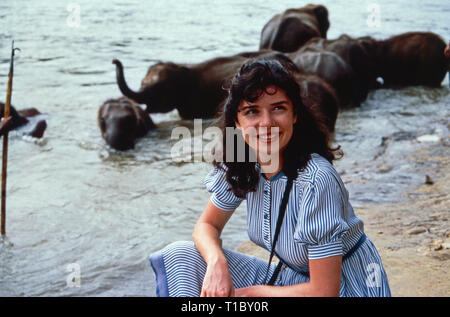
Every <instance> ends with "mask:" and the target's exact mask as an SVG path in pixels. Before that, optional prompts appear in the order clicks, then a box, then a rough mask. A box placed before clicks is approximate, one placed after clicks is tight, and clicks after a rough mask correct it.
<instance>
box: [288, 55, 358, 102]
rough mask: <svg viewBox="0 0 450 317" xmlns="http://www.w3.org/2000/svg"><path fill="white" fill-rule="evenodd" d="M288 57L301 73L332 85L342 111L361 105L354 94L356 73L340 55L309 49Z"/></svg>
mask: <svg viewBox="0 0 450 317" xmlns="http://www.w3.org/2000/svg"><path fill="white" fill-rule="evenodd" d="M286 56H288V57H289V58H290V59H291V60H292V61H293V62H294V63H295V65H296V66H297V67H298V68H299V70H300V72H302V73H306V74H313V75H316V76H319V77H320V78H321V79H323V80H325V81H326V82H327V83H328V84H329V85H331V86H332V87H333V88H334V90H335V92H336V95H337V97H338V100H339V108H340V109H345V108H350V107H352V106H358V105H359V98H355V95H354V92H353V86H354V85H355V80H356V77H355V73H354V71H353V69H352V68H351V66H350V65H349V64H348V63H347V62H345V60H344V59H343V58H341V57H340V56H339V55H338V54H336V53H334V52H330V51H326V50H323V49H318V48H314V47H307V48H302V49H300V50H298V51H296V52H293V53H287V54H286Z"/></svg>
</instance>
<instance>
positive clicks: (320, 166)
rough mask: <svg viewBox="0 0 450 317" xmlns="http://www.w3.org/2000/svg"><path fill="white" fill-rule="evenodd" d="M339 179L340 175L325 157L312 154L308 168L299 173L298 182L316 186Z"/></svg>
mask: <svg viewBox="0 0 450 317" xmlns="http://www.w3.org/2000/svg"><path fill="white" fill-rule="evenodd" d="M336 178H337V179H339V178H340V177H339V174H338V173H337V171H336V170H335V169H334V167H333V165H332V164H331V163H330V162H329V161H328V160H327V159H325V158H324V157H323V156H321V155H319V154H317V153H312V154H311V158H310V159H309V160H308V163H307V164H306V167H305V168H304V169H303V170H302V171H300V172H299V173H298V176H297V179H296V182H297V183H302V184H305V183H306V184H311V185H316V184H317V183H318V182H322V181H327V182H329V181H330V180H332V179H336Z"/></svg>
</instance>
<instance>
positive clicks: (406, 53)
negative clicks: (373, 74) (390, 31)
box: [375, 32, 450, 87]
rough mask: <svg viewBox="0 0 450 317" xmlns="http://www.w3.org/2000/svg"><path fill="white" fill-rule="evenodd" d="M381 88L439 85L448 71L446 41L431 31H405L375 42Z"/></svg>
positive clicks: (449, 62) (449, 63)
mask: <svg viewBox="0 0 450 317" xmlns="http://www.w3.org/2000/svg"><path fill="white" fill-rule="evenodd" d="M375 44H376V45H377V54H376V55H377V65H378V70H379V75H380V76H381V77H382V78H383V81H384V84H383V86H384V87H405V86H416V85H423V86H428V87H440V86H441V82H442V80H443V79H444V77H445V74H446V73H447V72H448V71H449V66H450V59H449V58H447V57H445V54H444V50H445V47H446V42H444V40H443V39H442V38H441V37H440V36H439V35H437V34H434V33H431V32H408V33H403V34H399V35H396V36H393V37H391V38H389V39H387V40H382V41H377V42H375Z"/></svg>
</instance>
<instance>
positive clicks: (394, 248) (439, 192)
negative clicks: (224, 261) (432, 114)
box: [237, 139, 450, 297]
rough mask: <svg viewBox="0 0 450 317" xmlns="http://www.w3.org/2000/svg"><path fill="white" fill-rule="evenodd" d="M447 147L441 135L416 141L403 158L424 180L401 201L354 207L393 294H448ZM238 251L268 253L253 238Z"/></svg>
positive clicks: (449, 199) (449, 175)
mask: <svg viewBox="0 0 450 317" xmlns="http://www.w3.org/2000/svg"><path fill="white" fill-rule="evenodd" d="M449 148H450V147H449V144H448V142H447V141H446V140H442V139H441V140H440V141H439V142H425V143H418V142H415V146H414V150H413V151H411V152H410V155H409V156H408V157H404V158H403V159H404V161H405V164H408V165H409V166H410V168H411V172H414V173H418V174H420V175H423V184H422V185H419V186H415V187H414V188H413V189H412V190H411V189H409V190H408V191H406V192H404V193H403V195H402V196H403V197H399V201H401V202H398V203H392V204H380V205H371V206H360V207H358V208H355V213H356V215H357V216H358V217H360V218H361V219H362V220H363V221H364V226H365V232H366V233H367V234H368V236H369V237H370V238H371V239H372V241H373V242H374V243H375V245H376V247H377V249H378V251H379V253H380V255H381V257H382V261H383V265H384V267H385V269H386V271H387V274H388V278H389V282H390V286H391V291H392V295H393V296H421V297H422V296H424V297H428V296H450V275H449V272H450V227H449V225H448V224H449V216H450V195H449V193H450V168H449V166H450V164H449V163H450V150H449ZM386 159H389V158H386V157H384V160H386ZM427 175H428V176H429V177H427ZM369 181H370V180H369ZM400 198H401V199H400ZM237 250H238V251H240V252H244V253H248V254H253V255H256V256H259V257H262V258H268V253H267V252H266V251H265V250H263V249H261V248H259V247H257V246H255V245H254V244H253V243H251V242H244V243H242V244H241V245H240V246H239V247H238V248H237Z"/></svg>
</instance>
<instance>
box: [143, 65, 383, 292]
mask: <svg viewBox="0 0 450 317" xmlns="http://www.w3.org/2000/svg"><path fill="white" fill-rule="evenodd" d="M283 64H284V65H285V67H283V65H282V64H281V63H280V62H279V61H278V60H275V59H260V60H255V61H250V62H248V63H247V64H245V65H243V66H242V68H241V69H240V71H239V72H238V74H236V76H235V77H234V79H233V81H232V84H231V88H230V91H229V96H228V99H227V102H226V105H225V108H224V114H223V121H224V122H223V123H224V125H223V130H224V131H226V128H227V127H228V128H230V127H233V128H236V129H239V130H240V131H241V133H242V136H243V138H244V140H245V152H246V154H247V155H246V156H247V157H246V161H245V162H239V161H235V160H230V159H228V161H227V160H226V158H227V152H229V151H232V150H233V151H235V150H238V149H236V147H237V145H236V144H237V143H236V144H232V145H230V144H227V138H226V136H225V135H224V138H223V142H224V147H223V148H224V151H223V152H224V153H223V158H224V162H215V167H214V169H213V170H212V172H211V173H210V174H209V175H208V176H207V177H206V181H205V184H206V187H207V189H208V190H209V191H210V192H212V196H211V199H210V201H209V202H208V204H207V206H206V208H205V210H204V212H203V214H202V215H201V217H200V219H199V220H198V222H197V224H196V226H195V229H194V233H193V238H194V243H195V244H193V243H191V242H177V243H173V244H171V245H169V246H168V247H166V248H165V249H163V250H161V251H159V252H156V253H154V254H152V255H151V257H150V262H151V264H152V266H153V268H154V270H155V272H156V278H157V295H159V296H199V295H200V296H236V297H238V296H251V297H262V296H270V297H272V296H390V290H389V285H388V281H387V277H386V273H385V271H384V269H383V266H382V263H381V259H380V257H379V255H378V253H377V251H376V249H375V246H374V245H373V244H372V242H371V241H370V240H369V239H368V238H366V236H365V235H364V232H363V223H362V221H361V220H360V219H358V218H357V217H356V216H355V215H354V213H353V209H352V207H351V205H350V203H349V201H348V193H347V190H346V189H345V188H344V184H343V182H342V180H341V179H340V177H339V175H338V174H337V172H336V171H335V170H334V168H333V167H332V165H331V163H332V162H333V160H334V159H335V156H336V154H337V153H336V152H337V151H338V149H332V148H330V146H329V135H328V132H326V131H327V130H326V129H325V128H322V127H320V126H319V124H318V123H317V121H316V120H315V118H314V115H313V114H311V113H310V112H309V110H308V109H306V107H305V106H304V105H303V104H302V102H301V98H300V96H301V95H300V88H299V86H298V84H297V83H296V81H295V80H294V78H293V77H292V75H291V74H290V73H289V71H287V70H286V69H294V68H295V67H292V68H291V67H289V65H286V61H283ZM233 143H234V142H233ZM274 145H275V146H274ZM235 153H236V152H235ZM249 153H253V154H255V155H254V156H256V161H255V160H251V157H250V156H251V155H249ZM288 183H291V184H292V189H290V190H289V189H288V190H286V192H287V193H288V194H289V196H287V198H286V199H287V200H286V201H287V204H286V208H282V207H280V205H281V201H282V199H283V197H284V196H286V195H285V194H284V191H285V189H286V188H287V187H286V186H287V184H288ZM244 199H246V200H247V224H248V234H249V237H250V239H251V240H252V241H253V242H255V243H256V244H257V245H259V246H262V247H264V248H266V249H267V250H269V251H270V250H271V249H272V246H273V244H274V240H276V241H277V243H276V245H275V250H274V251H275V253H276V255H277V257H278V258H279V259H280V260H281V262H280V263H281V265H282V266H281V270H279V273H278V274H277V275H276V276H275V277H273V276H274V273H275V271H278V269H277V268H276V264H271V265H270V267H269V268H268V264H267V262H265V261H263V260H261V259H258V258H255V257H251V256H247V255H244V254H240V253H237V252H234V251H230V250H225V249H222V248H221V243H220V238H219V237H220V233H221V232H222V230H223V228H224V226H225V224H226V223H227V221H228V219H229V218H230V217H231V215H232V214H233V211H234V210H235V209H236V208H237V207H238V206H239V204H240V203H241V202H242V201H243V200H244ZM280 210H285V214H284V216H280V219H281V220H280V223H281V228H280V229H279V234H276V233H275V231H277V230H276V224H277V221H278V218H279V213H280ZM275 236H277V239H275ZM267 269H268V271H267ZM270 276H272V277H273V278H272V280H274V283H273V285H265V284H266V282H267V277H270Z"/></svg>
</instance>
